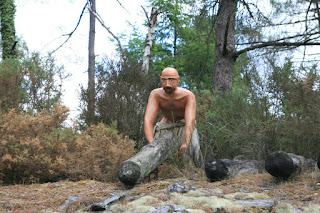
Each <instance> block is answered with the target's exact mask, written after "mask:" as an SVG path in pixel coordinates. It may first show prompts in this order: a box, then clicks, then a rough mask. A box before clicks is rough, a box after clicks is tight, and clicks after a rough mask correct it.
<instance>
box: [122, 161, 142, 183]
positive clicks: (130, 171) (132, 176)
mask: <svg viewBox="0 0 320 213" xmlns="http://www.w3.org/2000/svg"><path fill="white" fill-rule="evenodd" d="M118 178H119V180H120V181H121V182H122V183H123V184H124V185H125V186H126V187H128V188H132V187H133V186H134V185H135V184H136V183H137V182H138V181H139V179H140V167H139V166H138V165H137V164H135V163H134V162H132V161H125V162H124V163H123V164H122V165H121V166H120V168H119V170H118Z"/></svg>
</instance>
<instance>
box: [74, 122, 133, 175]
mask: <svg viewBox="0 0 320 213" xmlns="http://www.w3.org/2000/svg"><path fill="white" fill-rule="evenodd" d="M115 127H116V124H115V123H114V124H113V126H110V127H108V126H106V125H105V124H103V123H99V124H98V125H92V126H90V127H89V128H88V129H87V130H85V131H83V132H82V134H81V135H80V136H79V138H78V139H77V141H76V146H75V148H74V150H72V154H71V156H70V162H69V171H68V173H69V175H70V176H71V177H72V178H73V179H76V180H80V179H95V180H100V181H114V180H115V179H116V178H117V171H118V168H119V167H120V165H121V164H122V163H123V161H125V160H127V159H128V158H129V157H131V156H132V155H133V154H134V153H135V150H134V146H135V143H134V141H133V140H129V139H128V137H126V136H122V135H119V134H118V131H117V130H116V128H115Z"/></svg>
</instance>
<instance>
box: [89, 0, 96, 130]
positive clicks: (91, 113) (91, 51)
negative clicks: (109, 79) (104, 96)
mask: <svg viewBox="0 0 320 213" xmlns="http://www.w3.org/2000/svg"><path fill="white" fill-rule="evenodd" d="M89 7H90V30H89V65H88V93H87V94H88V109H87V110H88V116H87V121H88V124H89V123H92V122H93V120H94V112H95V53H94V43H95V34H96V31H95V28H96V27H95V25H96V19H95V15H94V12H95V11H96V0H90V5H89ZM91 11H93V12H91Z"/></svg>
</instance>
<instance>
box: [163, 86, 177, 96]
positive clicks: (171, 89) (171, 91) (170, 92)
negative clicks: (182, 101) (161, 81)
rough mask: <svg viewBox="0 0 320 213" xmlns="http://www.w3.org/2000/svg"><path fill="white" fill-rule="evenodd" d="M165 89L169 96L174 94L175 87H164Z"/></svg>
mask: <svg viewBox="0 0 320 213" xmlns="http://www.w3.org/2000/svg"><path fill="white" fill-rule="evenodd" d="M163 89H164V91H165V92H166V93H167V94H169V95H170V94H172V93H173V92H174V91H175V88H174V87H163Z"/></svg>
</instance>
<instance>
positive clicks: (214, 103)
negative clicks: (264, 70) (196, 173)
mask: <svg viewBox="0 0 320 213" xmlns="http://www.w3.org/2000/svg"><path fill="white" fill-rule="evenodd" d="M269 63H270V67H269V70H270V73H268V75H267V76H268V78H266V79H265V82H264V80H262V79H261V78H260V77H259V75H258V74H257V71H256V69H255V67H254V66H253V67H251V69H246V70H245V71H244V72H243V73H242V75H241V76H239V77H238V79H237V81H236V82H239V83H237V86H235V87H234V88H233V91H231V92H229V93H226V94H225V95H224V96H223V97H221V96H219V95H215V96H212V94H211V92H210V91H208V90H204V91H199V92H197V91H195V94H196V97H197V127H198V131H199V132H200V136H201V140H202V151H203V153H204V155H205V156H206V158H211V157H212V156H211V153H212V152H214V153H215V154H216V157H217V158H229V159H232V158H234V157H235V156H238V155H244V156H245V157H246V158H248V159H262V160H263V159H265V158H266V156H267V155H268V154H270V153H271V152H274V151H279V150H280V151H285V152H293V153H295V154H299V155H303V156H305V157H307V158H315V157H316V156H317V155H318V154H319V150H320V146H319V143H318V142H319V140H320V134H319V128H320V123H319V121H320V117H319V110H320V107H319V106H320V91H319V82H320V77H319V75H318V74H317V72H316V66H313V67H311V68H309V69H304V71H305V74H304V75H303V74H302V71H303V69H302V68H303V67H301V68H300V69H299V70H295V69H294V66H293V64H292V62H291V60H290V59H286V61H285V62H284V63H283V65H281V66H279V65H276V63H275V61H274V60H273V59H272V58H270V60H269ZM298 71H300V72H298ZM241 79H242V83H240V82H241Z"/></svg>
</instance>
